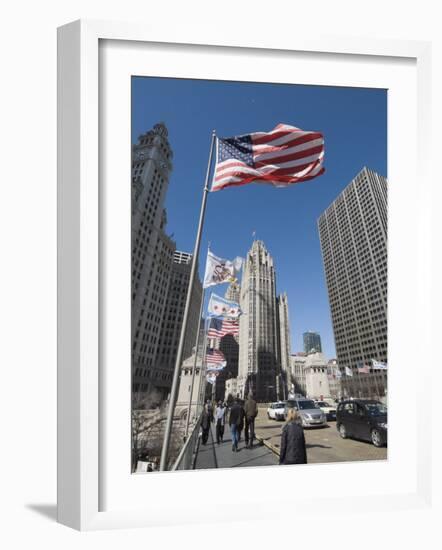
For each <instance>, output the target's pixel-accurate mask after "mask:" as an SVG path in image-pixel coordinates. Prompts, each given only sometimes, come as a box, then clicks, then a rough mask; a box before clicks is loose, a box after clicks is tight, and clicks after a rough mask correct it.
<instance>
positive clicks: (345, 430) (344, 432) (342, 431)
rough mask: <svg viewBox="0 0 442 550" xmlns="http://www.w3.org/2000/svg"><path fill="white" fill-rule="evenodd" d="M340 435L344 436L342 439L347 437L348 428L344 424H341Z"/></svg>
mask: <svg viewBox="0 0 442 550" xmlns="http://www.w3.org/2000/svg"><path fill="white" fill-rule="evenodd" d="M339 435H340V436H341V437H342V439H346V438H347V429H346V428H345V426H344V424H340V425H339Z"/></svg>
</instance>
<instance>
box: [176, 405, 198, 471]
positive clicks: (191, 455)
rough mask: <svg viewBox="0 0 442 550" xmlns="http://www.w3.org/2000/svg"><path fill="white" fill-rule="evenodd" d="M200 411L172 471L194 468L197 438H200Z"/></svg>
mask: <svg viewBox="0 0 442 550" xmlns="http://www.w3.org/2000/svg"><path fill="white" fill-rule="evenodd" d="M201 419H202V413H201V414H200V416H199V417H198V420H197V421H196V422H195V425H194V426H193V429H192V431H191V433H190V435H189V437H188V438H187V440H186V442H185V443H184V445H183V447H182V449H181V451H180V454H179V455H178V456H177V459H176V460H175V463H174V465H173V466H172V468H171V470H172V471H173V472H174V471H176V470H193V469H194V468H195V460H194V459H195V457H196V453H197V451H198V446H199V438H200V427H201Z"/></svg>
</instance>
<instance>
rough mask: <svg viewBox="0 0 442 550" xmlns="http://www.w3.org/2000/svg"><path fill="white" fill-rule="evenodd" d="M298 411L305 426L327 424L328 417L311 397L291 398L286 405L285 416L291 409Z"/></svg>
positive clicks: (302, 424)
mask: <svg viewBox="0 0 442 550" xmlns="http://www.w3.org/2000/svg"><path fill="white" fill-rule="evenodd" d="M291 408H292V409H295V410H297V411H298V414H299V417H300V424H301V426H302V427H303V428H313V427H319V426H326V425H327V417H326V415H325V414H324V413H323V412H322V411H321V409H320V408H319V407H317V406H316V405H315V402H314V401H312V400H311V399H306V398H303V399H289V400H288V401H287V402H286V405H285V417H286V418H287V411H288V410H289V409H291Z"/></svg>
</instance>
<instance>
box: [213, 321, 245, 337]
mask: <svg viewBox="0 0 442 550" xmlns="http://www.w3.org/2000/svg"><path fill="white" fill-rule="evenodd" d="M227 334H232V335H233V336H237V335H238V334H239V322H238V321H236V320H234V319H211V320H210V325H209V330H208V331H207V337H208V338H222V337H223V336H226V335H227Z"/></svg>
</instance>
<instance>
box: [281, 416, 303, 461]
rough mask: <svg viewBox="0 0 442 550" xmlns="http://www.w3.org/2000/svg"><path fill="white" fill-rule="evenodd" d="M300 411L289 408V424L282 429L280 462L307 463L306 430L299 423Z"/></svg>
mask: <svg viewBox="0 0 442 550" xmlns="http://www.w3.org/2000/svg"><path fill="white" fill-rule="evenodd" d="M297 418H298V413H297V412H296V411H295V409H289V410H288V413H287V424H286V425H285V426H284V428H283V429H282V434H281V447H280V448H281V452H280V455H279V463H280V464H307V451H306V449H305V438H304V430H303V429H302V427H301V426H300V425H299V424H298V423H297Z"/></svg>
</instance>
